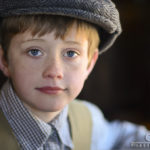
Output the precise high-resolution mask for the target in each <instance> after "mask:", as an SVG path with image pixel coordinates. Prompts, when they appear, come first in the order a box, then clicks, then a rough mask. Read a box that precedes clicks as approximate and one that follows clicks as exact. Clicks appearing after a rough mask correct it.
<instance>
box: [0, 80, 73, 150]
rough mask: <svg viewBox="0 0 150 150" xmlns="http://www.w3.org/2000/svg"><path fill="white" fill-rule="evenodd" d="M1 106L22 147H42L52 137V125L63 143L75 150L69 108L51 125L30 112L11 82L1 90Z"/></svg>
mask: <svg viewBox="0 0 150 150" xmlns="http://www.w3.org/2000/svg"><path fill="white" fill-rule="evenodd" d="M0 99H2V100H0V106H1V107H2V110H3V112H4V114H5V116H6V119H7V120H8V122H9V124H10V125H11V127H12V129H13V131H14V134H15V136H16V138H17V139H18V141H19V142H20V144H21V145H24V146H25V147H26V148H28V147H30V148H32V149H37V148H39V147H41V146H42V145H43V144H44V143H45V142H46V140H47V139H48V138H49V136H50V135H51V126H50V125H51V124H52V125H53V126H54V127H55V128H56V130H57V132H58V134H59V136H60V139H61V141H62V143H63V144H64V145H66V146H68V147H70V148H73V144H72V140H71V137H70V132H69V126H68V122H67V114H68V106H66V107H65V108H64V109H63V111H62V112H61V113H60V114H59V115H58V116H57V117H55V119H53V120H52V121H51V122H50V123H49V124H47V123H45V122H44V121H42V120H40V119H39V118H37V117H36V116H34V115H33V114H32V113H31V112H29V111H28V110H27V109H26V107H24V105H23V103H22V102H21V100H20V99H19V97H18V96H17V95H16V93H15V92H14V90H13V88H12V86H11V84H10V82H9V81H8V82H6V84H5V85H4V86H3V88H2V90H1V96H0Z"/></svg>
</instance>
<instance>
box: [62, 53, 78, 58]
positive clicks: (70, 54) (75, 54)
mask: <svg viewBox="0 0 150 150" xmlns="http://www.w3.org/2000/svg"><path fill="white" fill-rule="evenodd" d="M77 55H78V54H77V52H75V51H67V52H66V53H65V55H64V56H66V57H71V58H72V57H76V56H77Z"/></svg>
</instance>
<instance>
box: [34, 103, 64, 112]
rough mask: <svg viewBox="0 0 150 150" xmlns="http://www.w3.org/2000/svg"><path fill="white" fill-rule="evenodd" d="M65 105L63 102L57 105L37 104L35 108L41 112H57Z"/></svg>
mask: <svg viewBox="0 0 150 150" xmlns="http://www.w3.org/2000/svg"><path fill="white" fill-rule="evenodd" d="M65 106H66V105H65V104H61V105H60V104H59V105H56V104H55V105H54V104H52V105H49V106H42V107H41V106H39V107H36V109H37V110H39V111H42V112H58V111H61V110H62V109H63V108H64V107H65Z"/></svg>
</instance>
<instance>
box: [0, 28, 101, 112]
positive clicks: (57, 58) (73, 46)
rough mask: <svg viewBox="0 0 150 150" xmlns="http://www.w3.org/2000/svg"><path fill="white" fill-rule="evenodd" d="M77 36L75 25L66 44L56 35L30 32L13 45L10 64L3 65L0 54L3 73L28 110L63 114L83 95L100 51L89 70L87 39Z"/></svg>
mask: <svg viewBox="0 0 150 150" xmlns="http://www.w3.org/2000/svg"><path fill="white" fill-rule="evenodd" d="M76 33H77V32H76V26H75V25H74V26H73V28H72V29H71V31H70V32H69V33H68V34H67V36H66V37H65V39H64V40H62V39H60V38H58V39H56V38H55V35H54V32H52V33H48V34H46V35H44V36H41V37H38V36H34V37H33V36H32V35H31V33H30V32H29V31H28V32H25V33H20V34H17V35H16V36H15V37H14V38H13V39H12V40H11V43H10V47H9V50H8V63H5V62H4V61H2V55H3V54H2V50H1V69H2V71H3V72H4V74H5V75H6V76H8V77H9V78H11V81H12V83H13V87H14V89H15V91H16V93H17V95H18V96H19V98H20V99H21V100H22V101H23V103H24V104H25V105H26V106H28V107H30V108H31V109H35V110H38V111H42V112H55V111H60V110H62V109H63V108H64V106H65V105H66V104H68V103H69V102H70V101H71V100H73V99H74V98H76V96H77V95H78V94H79V93H80V91H81V89H82V87H83V85H84V82H85V80H86V78H87V77H88V75H89V73H90V72H91V70H92V68H93V66H94V64H95V62H96V60H97V57H98V51H96V52H95V53H94V56H93V59H92V61H91V63H90V65H89V66H88V55H87V54H88V40H87V37H86V36H85V35H84V33H83V34H76Z"/></svg>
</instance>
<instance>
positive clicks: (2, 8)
mask: <svg viewBox="0 0 150 150" xmlns="http://www.w3.org/2000/svg"><path fill="white" fill-rule="evenodd" d="M30 14H52V15H62V16H69V17H74V18H78V19H82V20H85V21H87V22H90V23H93V24H96V25H97V26H98V27H99V32H100V37H101V44H100V46H99V49H100V53H103V52H104V51H106V50H107V49H108V48H109V47H110V46H111V45H112V44H113V43H114V41H115V40H116V38H117V37H118V36H119V34H120V33H121V25H120V20H119V13H118V11H117V9H116V7H115V4H114V3H113V2H111V0H0V18H1V19H2V18H3V17H8V16H14V15H30Z"/></svg>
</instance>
